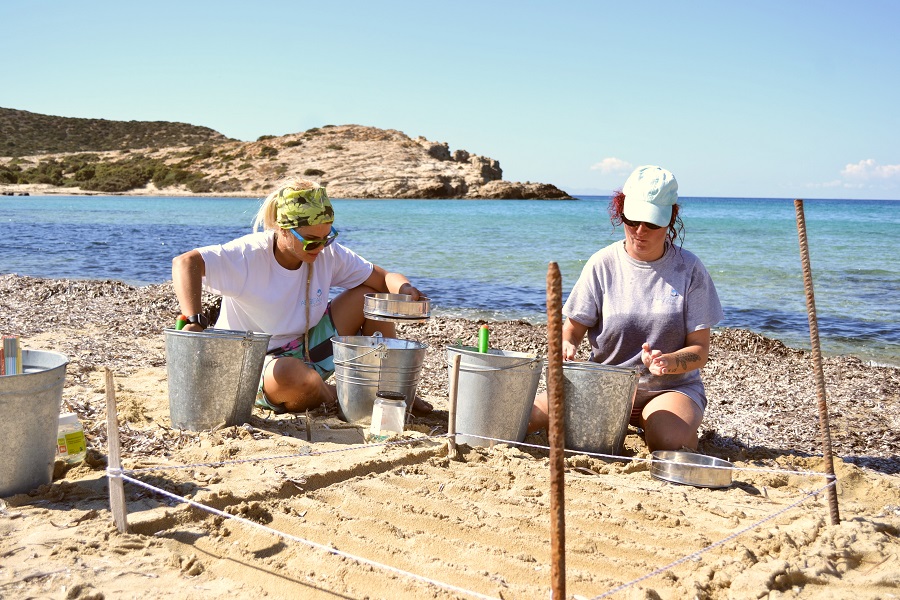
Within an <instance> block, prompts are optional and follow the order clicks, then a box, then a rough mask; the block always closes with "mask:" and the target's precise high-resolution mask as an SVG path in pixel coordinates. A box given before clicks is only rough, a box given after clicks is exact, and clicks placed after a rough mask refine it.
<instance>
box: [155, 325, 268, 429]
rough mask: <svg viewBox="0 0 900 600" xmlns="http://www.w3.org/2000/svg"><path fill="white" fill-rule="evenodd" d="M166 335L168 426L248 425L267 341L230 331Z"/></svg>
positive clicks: (264, 337) (170, 332)
mask: <svg viewBox="0 0 900 600" xmlns="http://www.w3.org/2000/svg"><path fill="white" fill-rule="evenodd" d="M165 334H166V372H167V374H168V379H169V416H170V418H171V420H172V426H173V427H176V428H178V429H188V430H191V431H200V430H203V429H212V428H213V427H216V426H224V427H228V426H231V425H241V424H243V423H246V422H247V421H249V420H250V413H251V412H252V411H253V403H254V401H255V400H256V390H257V388H258V387H259V376H260V375H261V374H262V368H263V361H264V360H265V358H266V350H267V347H268V345H269V338H271V337H272V336H270V335H269V334H267V333H255V332H252V331H233V330H230V329H207V330H206V331H202V332H194V331H179V330H175V329H166V330H165Z"/></svg>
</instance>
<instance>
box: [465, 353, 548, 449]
mask: <svg viewBox="0 0 900 600" xmlns="http://www.w3.org/2000/svg"><path fill="white" fill-rule="evenodd" d="M455 354H459V355H460V361H459V380H458V382H459V383H458V394H457V402H456V430H457V431H459V432H462V433H460V434H457V436H456V441H457V443H459V444H468V445H470V446H490V445H491V443H492V442H491V441H490V440H485V439H482V438H481V437H473V436H483V437H488V438H494V439H498V440H508V441H513V442H521V441H522V440H524V439H525V435H526V434H527V433H528V421H529V418H530V417H531V407H532V406H533V405H534V395H535V392H537V387H538V383H540V380H541V364H542V363H541V358H540V357H536V356H535V355H534V354H526V353H524V352H510V351H506V350H495V349H491V350H490V351H489V352H488V353H482V352H477V351H475V350H469V349H467V348H458V347H453V346H448V347H447V360H448V362H449V369H450V371H451V373H452V370H453V356H454V355H455ZM465 434H470V435H465Z"/></svg>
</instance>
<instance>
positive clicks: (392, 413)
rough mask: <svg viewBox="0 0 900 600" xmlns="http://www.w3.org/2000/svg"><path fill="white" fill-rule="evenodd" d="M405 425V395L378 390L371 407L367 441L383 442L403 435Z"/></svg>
mask: <svg viewBox="0 0 900 600" xmlns="http://www.w3.org/2000/svg"><path fill="white" fill-rule="evenodd" d="M405 423H406V394H402V393H400V392H388V391H383V390H379V391H378V392H376V393H375V403H374V404H373V405H372V426H371V427H370V428H369V440H370V441H378V442H383V441H384V440H386V439H388V438H389V437H390V436H391V435H394V434H397V433H403V425H404V424H405Z"/></svg>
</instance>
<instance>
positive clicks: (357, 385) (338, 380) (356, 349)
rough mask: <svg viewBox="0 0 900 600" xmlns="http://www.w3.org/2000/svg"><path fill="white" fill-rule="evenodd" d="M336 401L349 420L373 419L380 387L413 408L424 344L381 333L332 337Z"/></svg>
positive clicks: (425, 347) (423, 354) (362, 420)
mask: <svg viewBox="0 0 900 600" xmlns="http://www.w3.org/2000/svg"><path fill="white" fill-rule="evenodd" d="M331 344H332V347H333V349H334V380H335V384H336V385H337V394H338V404H339V405H340V408H341V412H342V413H343V416H344V418H345V419H346V420H347V421H350V422H357V421H360V422H366V421H371V419H372V406H373V405H374V404H375V394H376V393H377V392H378V391H379V390H383V391H389V392H399V393H401V394H404V395H405V396H406V405H407V406H408V407H412V404H413V401H414V400H415V397H416V387H418V385H419V373H420V372H421V370H422V363H423V362H424V361H425V352H426V350H427V349H428V345H427V344H423V343H421V342H414V341H412V340H401V339H396V338H386V337H382V336H380V335H373V336H365V335H358V336H353V335H344V336H335V337H333V338H331Z"/></svg>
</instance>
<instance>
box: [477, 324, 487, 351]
mask: <svg viewBox="0 0 900 600" xmlns="http://www.w3.org/2000/svg"><path fill="white" fill-rule="evenodd" d="M488 335H490V331H489V330H488V326H487V325H482V326H481V329H479V330H478V351H479V352H481V353H482V354H487V351H488V348H489V347H490V346H489V345H488Z"/></svg>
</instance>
